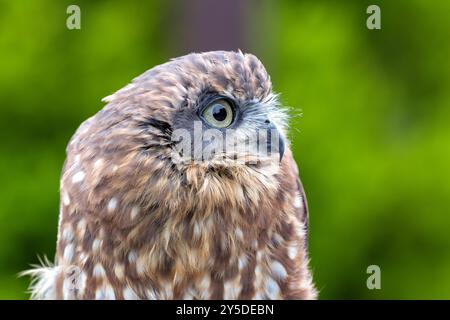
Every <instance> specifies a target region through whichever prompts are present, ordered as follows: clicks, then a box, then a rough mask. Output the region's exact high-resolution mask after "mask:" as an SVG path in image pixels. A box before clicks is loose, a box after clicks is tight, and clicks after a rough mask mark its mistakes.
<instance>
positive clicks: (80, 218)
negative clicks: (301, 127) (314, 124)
mask: <svg viewBox="0 0 450 320" xmlns="http://www.w3.org/2000/svg"><path fill="white" fill-rule="evenodd" d="M104 101H105V102H107V105H106V106H105V107H104V108H103V109H102V110H100V111H99V112H98V113H97V114H96V115H94V116H93V117H91V118H90V119H88V120H86V121H85V122H84V123H83V124H82V125H81V126H80V128H79V129H78V130H77V132H76V133H75V135H74V136H73V138H72V139H71V141H70V143H69V145H68V147H67V159H66V162H65V164H64V169H63V173H62V177H61V187H60V192H61V204H60V217H59V228H58V240H57V253H56V261H55V264H54V265H46V266H43V267H41V268H37V269H35V270H31V271H28V272H26V274H30V275H32V276H34V281H33V283H32V288H31V289H32V298H35V299H314V298H316V290H315V288H314V285H313V283H312V277H311V273H310V271H309V268H308V253H307V229H308V213H307V206H306V198H305V194H304V192H303V187H302V184H301V182H300V180H299V177H298V169H297V166H296V164H295V162H294V160H293V157H292V153H291V151H290V150H289V147H288V146H289V144H288V142H287V141H286V130H287V127H286V120H287V115H286V113H285V112H284V110H283V109H282V107H281V106H280V105H279V102H278V100H277V95H276V94H274V93H273V92H272V87H271V82H270V78H269V76H268V74H267V72H266V70H265V68H264V66H263V65H262V64H261V62H260V61H259V60H258V59H257V58H256V57H255V56H253V55H251V54H243V53H241V52H223V51H217V52H207V53H199V54H189V55H187V56H183V57H180V58H177V59H173V60H171V61H170V62H167V63H165V64H162V65H160V66H157V67H154V68H153V69H151V70H149V71H147V72H145V73H144V74H142V75H140V76H139V77H137V78H136V79H134V80H133V81H132V83H131V84H129V85H127V86H126V87H124V88H123V89H121V90H119V91H117V92H116V93H114V94H113V95H111V96H109V97H107V98H105V99H104ZM230 141H231V142H230Z"/></svg>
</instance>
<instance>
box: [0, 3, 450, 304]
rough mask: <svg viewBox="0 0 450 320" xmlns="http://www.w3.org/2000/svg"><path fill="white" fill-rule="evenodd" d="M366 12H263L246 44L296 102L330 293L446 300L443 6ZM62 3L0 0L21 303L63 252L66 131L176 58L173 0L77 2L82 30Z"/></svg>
mask: <svg viewBox="0 0 450 320" xmlns="http://www.w3.org/2000/svg"><path fill="white" fill-rule="evenodd" d="M266 3H267V1H266ZM373 3H375V2H372V1H370V2H369V1H339V2H338V1H317V0H316V1H312V0H311V1H278V2H276V3H271V4H270V5H267V6H264V5H260V4H258V5H256V6H257V7H255V10H254V12H255V15H256V14H258V15H259V16H258V17H259V19H252V20H251V21H252V23H253V24H256V26H255V25H252V26H249V30H253V31H254V33H252V38H251V39H249V47H248V48H242V49H243V51H249V52H253V53H256V54H257V55H258V56H259V57H260V58H261V59H262V60H263V62H264V63H265V64H266V67H267V69H268V70H269V72H270V73H271V75H272V80H273V83H274V87H275V90H276V91H278V92H281V93H282V95H281V100H282V102H283V103H284V104H286V105H287V106H290V107H291V108H292V115H293V117H292V121H291V128H292V131H291V134H290V135H291V140H292V141H291V142H292V148H293V150H294V153H295V157H296V160H297V161H298V163H299V166H300V170H301V173H302V180H303V183H304V185H305V188H306V191H307V195H308V201H309V206H310V225H311V231H310V251H311V253H310V256H311V265H312V269H313V272H314V278H315V281H316V283H317V286H318V288H319V290H320V292H321V295H320V296H321V298H331V299H340V298H342V299H343V298H352V299H355V298H356V299H357V298H368V299H380V298H388V299H390V298H402V299H408V298H447V299H448V298H450V272H449V270H450V212H449V208H450V200H449V195H450V165H449V164H450V130H449V124H450V123H449V119H450V117H449V115H450V108H449V107H450V90H449V89H450V61H449V59H448V57H449V56H450V42H449V39H450V20H449V19H448V16H449V14H450V3H448V2H445V1H440V2H437V1H435V2H429V1H425V0H420V1H419V0H414V1H406V0H398V1H389V2H388V1H376V3H377V4H379V5H380V7H381V12H382V14H381V19H382V30H368V29H367V28H366V18H367V14H366V8H367V6H368V5H369V4H373ZM69 4H72V2H68V1H50V0H38V1H31V0H28V1H12V0H10V1H4V0H2V1H0V30H1V31H0V70H1V72H0V88H1V91H0V101H1V102H0V139H1V144H0V177H1V179H2V182H3V183H2V184H0V298H9V299H14V298H26V297H27V294H25V290H26V287H27V284H28V279H18V278H17V276H16V274H17V273H18V272H19V271H21V270H24V269H27V268H28V265H29V263H36V262H37V257H36V255H37V254H45V255H47V256H49V257H53V255H54V250H55V241H56V230H57V222H58V206H59V199H58V198H59V195H58V188H59V174H60V171H61V167H62V164H63V161H64V158H65V146H66V143H67V141H68V140H69V138H70V136H71V135H72V134H73V132H74V131H75V130H76V128H77V127H78V125H79V124H80V123H81V122H82V121H83V120H84V119H86V118H88V117H89V116H91V115H92V114H94V113H95V112H97V111H98V110H99V109H100V108H101V107H102V103H101V102H100V99H101V98H102V97H104V96H106V95H108V94H110V93H112V92H114V91H115V90H117V89H118V88H120V87H122V86H124V85H125V84H126V83H128V82H129V81H130V80H131V79H132V78H133V77H134V76H136V75H138V74H140V73H141V72H143V71H145V70H146V69H148V68H150V67H152V66H154V65H156V64H159V63H162V62H165V61H166V60H168V59H169V58H172V57H173V54H174V52H175V51H174V50H175V49H173V48H176V43H177V30H176V28H175V30H173V32H172V33H168V32H166V31H167V30H168V29H169V28H170V27H172V25H173V23H172V22H173V19H171V14H172V12H171V11H172V10H174V7H173V6H171V7H169V6H167V2H166V1H162V0H161V1H149V2H147V3H144V2H140V1H95V2H94V1H77V4H78V5H79V6H80V7H81V8H82V9H81V10H82V29H81V30H78V31H77V30H73V31H70V30H68V29H67V28H66V27H65V21H66V18H67V15H66V8H67V6H68V5H69ZM174 16H175V15H174ZM258 24H260V28H259V25H258ZM258 30H264V32H259V33H258ZM174 44H175V45H174ZM178 49H179V48H178ZM176 52H177V54H178V52H179V50H178V51H176ZM371 264H377V265H379V266H380V267H381V271H382V289H381V290H373V291H371V290H368V289H367V288H366V279H367V276H368V275H367V274H366V268H367V266H369V265H371Z"/></svg>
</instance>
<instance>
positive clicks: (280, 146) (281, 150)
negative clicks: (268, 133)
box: [278, 133, 284, 162]
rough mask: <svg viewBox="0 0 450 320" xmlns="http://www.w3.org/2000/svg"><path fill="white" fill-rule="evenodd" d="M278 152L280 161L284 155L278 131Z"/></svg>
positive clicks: (282, 140)
mask: <svg viewBox="0 0 450 320" xmlns="http://www.w3.org/2000/svg"><path fill="white" fill-rule="evenodd" d="M278 153H279V154H280V162H281V160H282V159H283V155H284V139H283V137H282V136H281V134H280V133H278Z"/></svg>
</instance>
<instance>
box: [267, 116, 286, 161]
mask: <svg viewBox="0 0 450 320" xmlns="http://www.w3.org/2000/svg"><path fill="white" fill-rule="evenodd" d="M267 132H268V139H267V150H270V151H271V152H274V151H278V154H279V155H280V162H281V160H282V159H283V155H284V148H285V144H284V138H283V135H282V134H281V133H280V131H279V130H278V129H277V127H276V126H275V125H274V124H273V123H269V125H268V126H267ZM274 134H275V139H272V137H273V135H274ZM276 137H278V144H277V146H274V145H272V142H276Z"/></svg>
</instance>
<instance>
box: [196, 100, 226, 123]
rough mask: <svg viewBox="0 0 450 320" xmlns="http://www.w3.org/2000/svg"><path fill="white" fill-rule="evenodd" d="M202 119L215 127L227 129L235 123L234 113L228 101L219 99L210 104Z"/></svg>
mask: <svg viewBox="0 0 450 320" xmlns="http://www.w3.org/2000/svg"><path fill="white" fill-rule="evenodd" d="M202 117H203V119H204V120H205V121H206V122H208V124H210V125H211V126H213V127H216V128H226V127H228V126H230V125H231V123H232V122H233V119H234V112H233V108H232V107H231V105H230V104H229V103H228V102H227V101H226V100H224V99H219V100H215V101H213V102H212V103H210V104H209V105H208V106H207V107H206V108H205V109H204V110H203V112H202Z"/></svg>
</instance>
